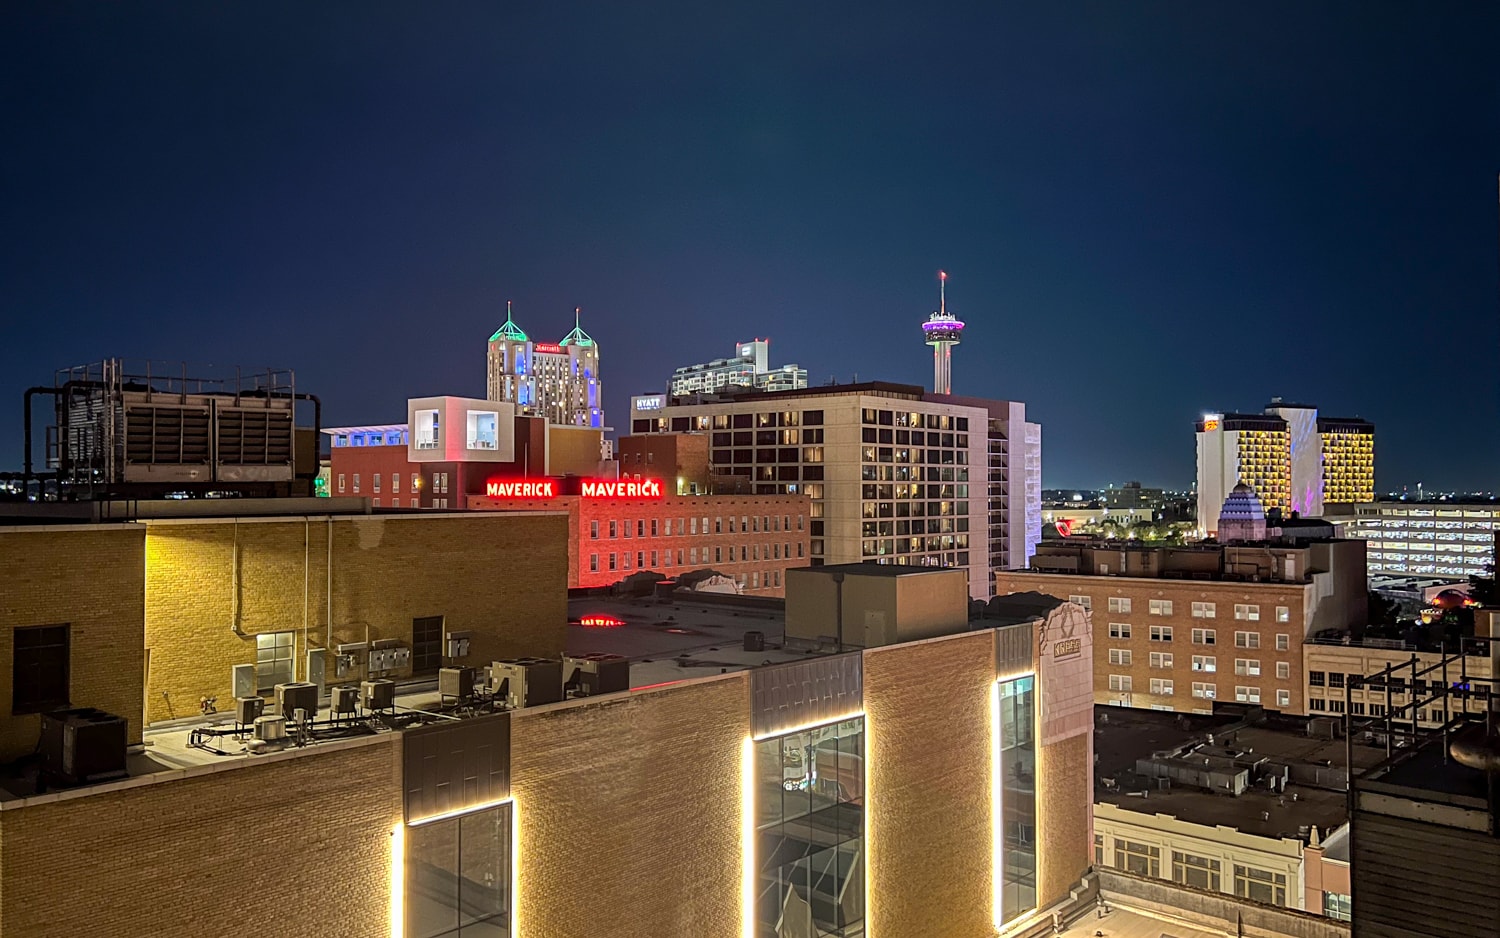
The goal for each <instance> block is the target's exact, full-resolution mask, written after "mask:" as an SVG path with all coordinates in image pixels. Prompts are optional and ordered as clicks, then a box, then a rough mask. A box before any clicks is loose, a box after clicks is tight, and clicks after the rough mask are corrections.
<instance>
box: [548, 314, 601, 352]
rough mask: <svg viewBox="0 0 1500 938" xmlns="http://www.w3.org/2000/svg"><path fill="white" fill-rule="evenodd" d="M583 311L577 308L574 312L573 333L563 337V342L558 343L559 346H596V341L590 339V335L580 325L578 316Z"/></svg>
mask: <svg viewBox="0 0 1500 938" xmlns="http://www.w3.org/2000/svg"><path fill="white" fill-rule="evenodd" d="M581 311H582V307H577V308H575V309H574V310H573V331H572V332H570V333H568V334H567V335H565V336H563V340H562V341H561V342H559V343H557V344H558V345H593V344H594V340H593V339H592V338H590V337H589V334H588V333H587V332H584V331H583V328H582V327H581V326H579V325H578V315H579V313H580V312H581Z"/></svg>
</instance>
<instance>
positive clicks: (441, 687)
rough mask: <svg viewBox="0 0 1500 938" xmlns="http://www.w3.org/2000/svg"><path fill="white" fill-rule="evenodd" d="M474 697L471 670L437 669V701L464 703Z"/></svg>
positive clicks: (472, 670) (472, 673)
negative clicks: (452, 700) (450, 700)
mask: <svg viewBox="0 0 1500 938" xmlns="http://www.w3.org/2000/svg"><path fill="white" fill-rule="evenodd" d="M473 696H474V669H473V668H440V669H438V699H439V700H447V699H449V698H450V697H451V698H453V699H454V700H458V701H465V700H469V699H470V698H472V697H473Z"/></svg>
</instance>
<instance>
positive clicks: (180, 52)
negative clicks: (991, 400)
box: [0, 0, 1500, 488]
mask: <svg viewBox="0 0 1500 938" xmlns="http://www.w3.org/2000/svg"><path fill="white" fill-rule="evenodd" d="M741 6H742V7H743V10H742V11H741V12H738V13H736V12H726V11H723V10H720V9H718V5H715V4H702V3H694V4H681V5H669V4H663V3H656V4H618V3H598V4H593V5H586V6H574V5H571V4H567V3H562V2H548V3H541V4H528V5H523V4H501V3H482V4H472V5H460V4H454V3H445V4H441V5H438V6H431V5H420V4H419V5H412V4H409V3H402V4H377V3H358V4H354V3H346V4H307V3H300V2H299V3H286V4H273V3H257V4H203V3H191V4H183V5H181V6H178V7H176V8H173V6H172V5H169V4H164V3H163V4H151V5H137V4H128V5H127V4H97V3H95V4H72V5H62V4H51V3H24V4H23V3H11V4H6V5H5V7H4V8H3V9H0V118H3V123H0V128H3V131H4V135H3V141H4V142H3V145H0V212H3V217H4V219H5V221H4V224H3V226H0V238H3V242H0V321H3V323H4V325H5V331H6V337H5V340H4V341H3V342H0V375H3V381H0V453H3V456H0V465H4V466H15V465H18V464H19V462H20V455H21V453H20V450H21V445H20V423H21V399H20V398H21V392H22V390H23V389H24V388H25V387H27V386H29V385H31V384H38V383H48V382H50V380H51V375H52V369H53V368H55V367H57V366H62V365H67V364H73V363H78V362H83V361H87V360H92V359H98V358H102V357H105V356H127V357H147V356H149V357H152V358H157V359H169V360H183V359H186V360H189V361H194V362H213V363H235V362H238V363H245V364H252V365H264V364H275V365H281V366H287V367H291V368H294V369H295V370H296V372H297V376H298V382H299V386H300V387H301V388H302V389H304V390H308V391H312V392H313V393H316V394H318V395H320V396H321V397H322V399H323V401H324V405H325V422H330V423H335V424H349V423H363V422H383V421H391V420H398V419H401V417H402V415H403V414H404V404H403V401H404V400H405V398H407V397H409V396H416V395H424V394H434V393H458V394H482V393H483V388H484V345H485V339H486V338H487V337H488V335H489V334H490V332H491V331H492V330H493V329H494V328H495V326H496V325H498V324H499V322H500V321H501V320H502V319H503V318H504V306H505V300H507V299H513V300H515V302H516V312H517V320H518V322H519V323H520V324H521V325H522V326H523V327H524V328H525V329H527V330H528V331H529V332H531V333H532V334H533V335H534V336H541V337H551V338H560V337H561V336H562V334H563V333H564V332H565V331H567V329H568V328H570V327H571V311H572V309H573V307H574V306H582V307H583V310H584V326H585V328H586V329H588V330H589V331H590V332H591V333H592V334H593V335H594V337H595V338H596V339H598V340H599V343H600V346H601V353H602V356H603V362H602V365H603V368H602V370H603V375H604V378H605V381H606V388H607V392H608V395H607V407H608V409H609V411H610V412H611V413H610V417H611V422H612V423H613V424H614V425H616V426H617V427H623V426H624V425H625V419H626V413H625V406H626V399H627V396H628V395H629V394H631V393H639V392H641V391H647V390H655V389H658V388H659V387H661V386H662V385H663V384H664V382H665V379H666V376H667V374H668V373H669V372H670V371H671V369H672V367H673V366H675V365H678V364H685V363H689V362H693V361H699V360H703V359H706V358H711V357H718V356H720V355H723V354H725V353H727V352H728V351H729V350H730V348H731V347H732V345H733V343H734V342H736V341H738V340H740V339H743V338H748V337H751V336H756V335H760V336H770V337H771V338H772V340H773V344H772V348H773V354H774V356H775V357H776V359H777V360H779V361H788V360H792V361H797V362H800V363H801V364H803V365H805V366H807V367H808V368H809V370H810V371H811V373H812V375H813V377H814V380H815V382H818V383H821V382H823V381H826V380H827V379H828V378H829V377H830V376H833V375H837V376H838V377H839V378H840V379H841V380H848V379H850V378H851V377H852V376H853V375H854V374H855V373H856V372H857V373H858V374H859V376H860V377H861V378H864V379H869V378H883V379H888V380H896V381H909V382H914V383H930V381H931V357H930V354H929V352H928V350H927V349H926V348H925V347H924V346H922V344H921V339H920V334H919V331H918V328H917V327H918V323H919V322H920V321H921V320H922V319H923V318H925V316H926V314H927V313H928V312H929V311H930V310H931V309H932V308H933V304H934V301H935V299H936V296H935V292H936V290H935V287H936V283H935V280H934V274H935V271H936V270H937V269H938V268H939V267H943V268H946V269H947V270H949V271H950V272H951V280H950V287H951V289H950V294H949V295H950V299H951V305H952V307H953V309H954V310H955V311H957V312H958V313H959V314H960V316H961V317H962V318H964V319H965V320H966V321H967V322H968V324H969V328H968V334H967V338H966V340H965V342H964V344H963V345H962V346H960V347H959V348H958V349H957V350H956V352H955V353H954V374H955V378H954V386H955V390H956V391H958V392H959V393H964V394H976V395H987V396H995V397H1013V398H1018V399H1021V400H1025V401H1026V402H1027V403H1028V405H1029V408H1030V412H1031V414H1032V415H1033V416H1034V417H1035V418H1036V419H1039V420H1040V421H1042V423H1043V424H1044V438H1043V439H1044V451H1043V452H1044V455H1043V466H1044V476H1045V482H1046V484H1048V485H1049V486H1054V485H1055V486H1080V485H1096V484H1103V483H1105V482H1108V481H1115V482H1119V481H1123V480H1125V479H1129V478H1138V479H1141V480H1143V481H1145V482H1147V483H1148V484H1151V483H1155V484H1177V485H1185V484H1187V483H1188V482H1189V481H1190V480H1191V478H1192V476H1193V473H1194V465H1193V459H1194V457H1193V437H1192V421H1193V420H1194V419H1195V418H1196V416H1197V415H1199V414H1200V413H1201V412H1202V411H1204V410H1206V409H1223V410H1234V409H1240V410H1254V409H1257V408H1258V407H1260V406H1261V405H1263V404H1264V403H1265V401H1266V399H1268V398H1269V397H1270V396H1272V395H1282V396H1285V397H1287V398H1295V399H1302V400H1308V401H1312V402H1314V403H1318V404H1320V405H1321V406H1322V407H1323V409H1324V410H1325V411H1327V412H1331V413H1335V414H1339V415H1356V414H1357V415H1360V416H1363V417H1366V418H1368V419H1371V420H1374V421H1375V422H1376V424H1377V426H1378V437H1377V452H1378V476H1379V483H1380V485H1381V486H1382V487H1393V486H1399V485H1400V484H1402V483H1407V482H1410V483H1415V482H1416V480H1418V479H1422V480H1424V481H1425V482H1426V483H1427V484H1428V485H1429V486H1454V487H1484V488H1491V487H1495V481H1496V466H1497V459H1500V443H1497V440H1496V434H1495V427H1496V426H1497V425H1500V394H1497V391H1500V387H1497V383H1496V377H1495V363H1496V352H1497V350H1500V348H1497V346H1500V318H1497V270H1496V257H1497V239H1496V230H1497V229H1496V225H1497V209H1496V173H1497V171H1500V64H1497V63H1500V58H1497V56H1496V53H1495V41H1496V37H1497V36H1500V6H1497V5H1495V4H1489V3H1475V2H1436V3H1427V4H1384V3H1375V2H1368V0H1367V2H1350V3H1317V4H1309V3H1306V2H1301V0H1298V2H1287V3H1256V4H1227V3H1212V4H1204V3H1189V2H1185V0H1184V2H1178V3H1143V2H1131V3H1121V2H1118V0H1105V2H1097V3H1082V2H1070V3H1041V2H1038V3H1032V4H1024V5H1022V4H1012V3H995V2H991V3H976V4H972V5H969V6H968V7H963V6H955V7H952V8H943V7H942V6H941V5H937V4H911V3H905V2H903V3H876V4H870V3H860V4H847V5H846V4H833V3H824V4H806V3H797V4H784V5H783V4H778V3H758V4H744V5H741ZM10 441H13V442H10Z"/></svg>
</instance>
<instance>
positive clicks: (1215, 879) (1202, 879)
mask: <svg viewBox="0 0 1500 938" xmlns="http://www.w3.org/2000/svg"><path fill="white" fill-rule="evenodd" d="M1172 881H1173V882H1174V883H1182V884H1183V885H1184V886H1193V887H1196V888H1198V889H1211V890H1213V891H1214V892H1220V891H1221V890H1220V886H1219V883H1220V869H1219V861H1218V860H1211V859H1209V858H1207V857H1199V856H1194V855H1193V854H1191V853H1178V852H1177V851H1176V850H1173V851H1172Z"/></svg>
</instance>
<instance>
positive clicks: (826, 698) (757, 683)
mask: <svg viewBox="0 0 1500 938" xmlns="http://www.w3.org/2000/svg"><path fill="white" fill-rule="evenodd" d="M864 706H865V693H864V658H863V656H862V655H861V653H859V652H851V653H850V654H845V655H829V656H828V657H826V658H814V659H812V660H810V661H794V662H791V663H788V664H778V665H771V666H769V667H764V668H756V669H755V670H753V671H751V672H750V728H751V732H752V733H754V734H755V735H756V736H769V735H772V734H775V733H780V732H783V731H786V730H789V729H792V728H794V727H798V726H807V725H809V724H813V723H824V722H827V721H829V720H836V719H838V718H839V717H842V716H847V715H849V714H851V713H859V712H862V711H863V710H864Z"/></svg>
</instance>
